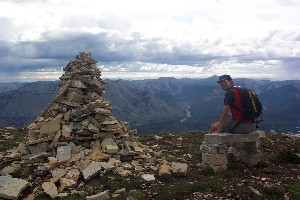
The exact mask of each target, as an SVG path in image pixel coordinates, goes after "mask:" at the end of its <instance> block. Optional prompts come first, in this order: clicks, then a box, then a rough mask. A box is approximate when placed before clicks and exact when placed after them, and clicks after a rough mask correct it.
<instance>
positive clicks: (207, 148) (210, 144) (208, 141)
mask: <svg viewBox="0 0 300 200" xmlns="http://www.w3.org/2000/svg"><path fill="white" fill-rule="evenodd" d="M263 137H265V133H264V132H263V131H259V130H257V131H255V132H252V133H249V134H232V133H213V134H205V135H204V140H203V143H202V145H201V146H200V150H201V152H202V165H203V167H204V168H206V167H211V168H212V169H213V170H214V171H215V172H223V171H226V170H227V164H228V159H227V155H228V147H229V146H231V145H232V144H234V145H235V146H236V147H237V148H238V151H236V152H230V153H233V154H234V155H235V157H236V161H238V160H239V159H240V160H241V161H242V162H244V163H246V164H248V165H250V166H254V165H257V164H258V162H260V161H261V159H262V157H263V152H262V150H261V148H260V143H261V138H263Z"/></svg>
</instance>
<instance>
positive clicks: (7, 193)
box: [0, 176, 29, 199]
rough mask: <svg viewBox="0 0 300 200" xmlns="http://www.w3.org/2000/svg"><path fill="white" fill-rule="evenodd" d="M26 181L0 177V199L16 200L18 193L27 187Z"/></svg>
mask: <svg viewBox="0 0 300 200" xmlns="http://www.w3.org/2000/svg"><path fill="white" fill-rule="evenodd" d="M28 184H29V183H28V181H26V180H23V179H18V178H12V177H11V176H0V197H2V198H5V199H18V198H19V195H20V193H21V192H22V191H23V190H24V189H25V188H26V187H27V186H28Z"/></svg>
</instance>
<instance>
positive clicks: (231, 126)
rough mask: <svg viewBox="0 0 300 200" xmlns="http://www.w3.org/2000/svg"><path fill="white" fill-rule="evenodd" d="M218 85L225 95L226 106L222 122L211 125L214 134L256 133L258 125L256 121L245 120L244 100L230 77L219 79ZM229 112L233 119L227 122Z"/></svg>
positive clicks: (224, 76)
mask: <svg viewBox="0 0 300 200" xmlns="http://www.w3.org/2000/svg"><path fill="white" fill-rule="evenodd" d="M218 83H219V84H220V86H221V87H222V89H223V90H224V91H226V93H225V98H224V106H223V109H222V113H221V116H220V121H219V122H217V123H213V124H212V125H211V132H212V133H222V132H227V133H235V134H247V133H251V132H253V131H255V129H256V125H255V122H254V121H251V120H244V119H243V117H244V113H243V110H244V108H243V105H242V100H241V97H240V95H239V92H238V90H237V89H235V88H234V84H233V81H232V78H231V77H230V75H222V76H220V77H219V81H218ZM229 111H230V112H231V115H232V119H231V120H227V116H228V113H229Z"/></svg>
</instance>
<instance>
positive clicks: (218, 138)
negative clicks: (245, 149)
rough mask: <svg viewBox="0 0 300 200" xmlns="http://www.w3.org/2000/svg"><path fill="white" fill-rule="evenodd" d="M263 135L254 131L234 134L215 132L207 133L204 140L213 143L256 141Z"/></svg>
mask: <svg viewBox="0 0 300 200" xmlns="http://www.w3.org/2000/svg"><path fill="white" fill-rule="evenodd" d="M260 137H262V134H260V133H259V132H252V133H249V134H232V133H213V134H205V135H204V142H207V143H211V144H230V143H241V142H254V141H257V139H258V138H260Z"/></svg>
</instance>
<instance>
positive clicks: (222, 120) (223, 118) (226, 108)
mask: <svg viewBox="0 0 300 200" xmlns="http://www.w3.org/2000/svg"><path fill="white" fill-rule="evenodd" d="M229 110H230V107H229V106H228V105H224V106H223V110H222V113H221V117H220V121H219V127H218V130H217V131H216V133H221V132H222V129H223V126H224V124H225V122H226V120H227V114H228V112H229Z"/></svg>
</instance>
